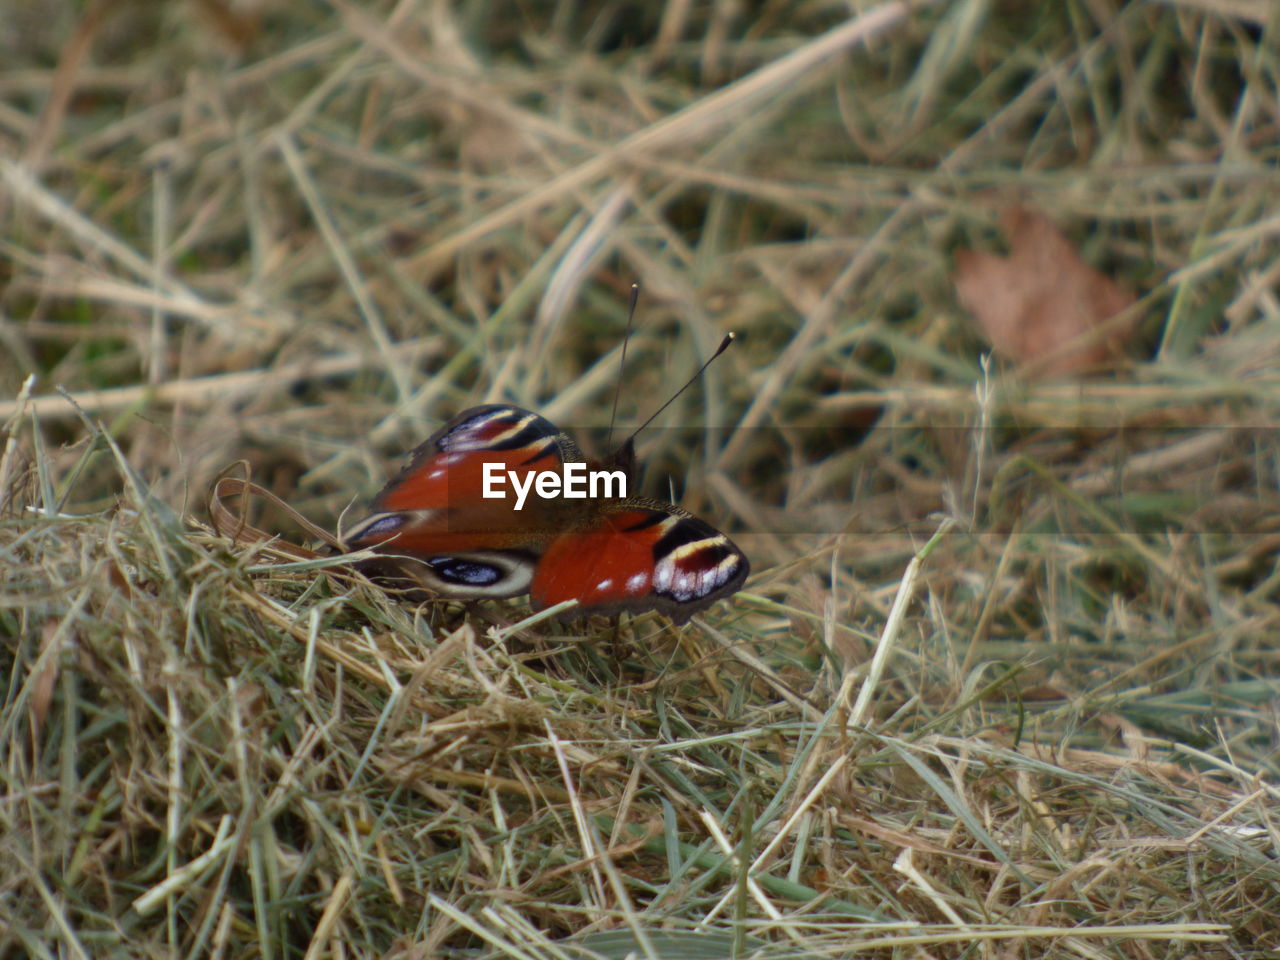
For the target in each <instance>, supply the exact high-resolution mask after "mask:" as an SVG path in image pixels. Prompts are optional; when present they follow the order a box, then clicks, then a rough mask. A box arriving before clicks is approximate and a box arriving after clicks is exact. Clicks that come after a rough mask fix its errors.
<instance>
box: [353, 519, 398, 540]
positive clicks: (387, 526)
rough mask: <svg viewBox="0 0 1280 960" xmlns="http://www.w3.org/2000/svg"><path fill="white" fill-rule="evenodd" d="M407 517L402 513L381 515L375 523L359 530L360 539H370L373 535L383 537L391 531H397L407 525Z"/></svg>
mask: <svg viewBox="0 0 1280 960" xmlns="http://www.w3.org/2000/svg"><path fill="white" fill-rule="evenodd" d="M406 519H407V518H406V517H405V515H404V514H402V513H389V514H387V515H386V516H385V517H380V518H378V519H377V520H375V521H374V522H373V523H371V524H369V525H368V526H366V527H364V528H362V529H361V530H360V532H359V536H360V539H362V540H368V539H371V538H373V537H381V536H384V535H386V534H389V533H395V532H396V531H397V530H399V529H400V528H401V527H403V526H404V525H405V520H406Z"/></svg>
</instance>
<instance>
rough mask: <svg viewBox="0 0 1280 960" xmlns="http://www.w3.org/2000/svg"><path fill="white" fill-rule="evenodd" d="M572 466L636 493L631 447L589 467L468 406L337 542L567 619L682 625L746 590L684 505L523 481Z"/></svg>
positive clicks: (559, 440)
mask: <svg viewBox="0 0 1280 960" xmlns="http://www.w3.org/2000/svg"><path fill="white" fill-rule="evenodd" d="M726 342H727V341H726ZM721 349H723V347H722V348H721ZM633 436H634V435H633ZM570 464H576V465H583V464H585V465H587V467H589V468H593V469H594V470H603V471H604V472H605V473H620V474H622V475H623V476H625V477H626V481H625V483H626V489H627V490H628V491H630V490H631V488H632V480H633V479H634V475H635V454H634V449H633V446H632V441H631V440H630V439H628V440H627V441H626V442H625V443H623V445H622V447H621V448H620V449H619V450H618V451H617V452H616V453H614V454H613V455H612V456H610V457H608V458H606V460H604V461H603V462H596V461H588V460H587V459H586V458H585V457H584V456H583V454H582V452H581V451H580V450H579V448H578V446H577V444H576V443H574V442H573V440H572V439H571V438H570V437H569V436H568V435H567V434H565V433H564V432H562V431H561V430H559V429H557V428H556V427H555V426H554V425H553V424H552V423H551V422H550V421H548V420H546V419H545V418H543V417H540V416H538V415H537V414H536V413H531V412H530V411H528V410H523V409H521V408H520V407H515V406H508V405H505V404H488V405H485V406H479V407H472V408H471V409H469V410H465V411H463V412H462V413H460V414H458V415H457V416H456V417H454V418H453V419H452V420H450V421H449V422H448V423H446V424H445V425H444V426H443V427H441V428H440V429H439V430H437V431H436V432H435V433H434V434H433V435H432V436H431V437H430V438H429V439H428V440H427V441H426V442H425V443H423V444H422V445H421V446H419V447H418V448H417V449H415V450H414V451H413V453H412V454H411V455H410V460H409V464H408V466H407V467H405V468H404V470H402V471H401V473H400V475H399V476H397V477H396V478H395V479H393V480H392V481H391V482H390V483H388V484H387V486H386V487H385V488H384V489H383V490H382V492H381V493H379V494H378V496H377V497H376V498H375V499H374V501H373V504H372V506H371V508H370V510H371V512H370V514H369V516H367V517H365V518H364V519H363V520H361V521H360V522H359V523H357V524H356V525H355V527H354V528H352V529H351V530H350V531H348V532H347V533H346V534H345V535H344V536H343V537H342V539H343V542H344V544H345V546H346V547H348V548H349V549H353V550H354V549H361V548H373V549H375V550H376V551H377V552H379V553H381V554H384V555H386V556H387V557H388V559H389V560H394V563H395V565H396V567H397V570H398V571H399V572H400V574H401V575H403V576H408V577H410V578H411V579H412V580H414V581H416V582H417V583H420V584H422V585H423V586H426V587H428V588H429V589H430V590H432V591H434V592H436V593H438V594H439V595H440V596H442V597H446V598H451V599H480V598H499V597H516V596H520V595H522V594H526V593H527V594H529V595H530V596H531V598H532V601H533V605H534V607H536V608H537V609H544V608H546V607H550V606H553V605H555V604H557V603H560V602H562V601H565V600H577V601H578V606H577V607H574V608H572V609H571V610H569V611H568V612H567V613H566V616H581V615H583V614H593V613H594V614H614V613H618V612H621V611H624V610H625V611H630V612H633V613H641V612H645V611H649V610H657V611H659V612H660V613H664V614H666V615H667V616H668V617H670V618H671V619H672V620H673V621H674V622H675V623H677V624H680V623H684V622H685V621H687V620H688V619H689V617H691V616H692V615H693V614H695V613H697V612H698V611H699V610H702V609H704V608H705V607H708V606H710V605H711V604H713V603H715V602H716V601H717V600H720V599H721V598H723V597H727V596H729V595H730V594H733V593H736V592H737V591H738V590H739V589H740V588H741V587H742V584H743V581H745V580H746V578H747V573H748V572H749V569H750V566H749V564H748V563H747V558H746V557H745V556H744V555H743V553H742V551H741V550H739V549H738V548H737V547H736V546H734V545H733V543H732V542H731V541H730V540H729V538H728V537H726V536H725V535H724V534H723V533H721V532H719V531H718V530H716V529H715V528H714V527H712V526H711V525H710V524H708V523H706V522H705V521H703V520H700V519H698V518H697V517H695V516H693V515H692V514H690V513H688V512H687V511H685V510H682V509H681V508H680V507H678V506H675V505H674V504H670V503H664V502H662V501H660V500H651V499H648V498H644V497H635V496H608V495H602V496H596V497H591V498H584V499H572V498H569V497H566V496H561V495H557V494H555V493H552V494H550V495H549V494H548V493H547V491H545V490H544V489H543V485H542V484H541V483H538V484H535V483H534V477H533V476H531V475H533V474H539V473H546V472H549V471H559V472H561V473H562V474H563V475H565V476H568V474H567V473H565V468H566V466H567V465H570ZM570 469H573V468H570ZM578 469H581V468H578ZM490 473H497V474H500V475H503V476H505V477H506V478H507V479H508V480H509V481H510V484H511V486H512V487H513V488H519V487H521V486H523V489H524V490H525V491H526V492H527V494H528V495H527V497H526V498H525V500H524V502H523V503H520V502H519V501H518V500H517V498H516V496H514V495H510V496H503V497H495V496H493V495H492V494H493V490H494V488H493V487H492V486H491V487H488V488H486V486H485V484H486V482H487V481H488V480H489V479H490V477H489V474H490ZM514 493H515V490H514V489H513V490H512V494H514ZM485 494H489V495H488V496H486V495H485ZM517 504H519V506H518V505H517Z"/></svg>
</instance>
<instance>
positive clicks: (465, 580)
mask: <svg viewBox="0 0 1280 960" xmlns="http://www.w3.org/2000/svg"><path fill="white" fill-rule="evenodd" d="M428 566H430V567H431V569H432V570H434V571H435V573H436V576H438V577H439V578H440V579H441V580H444V581H445V582H447V583H456V584H459V585H460V586H468V587H489V586H492V585H493V584H495V583H497V582H498V581H499V580H500V579H502V576H503V573H502V571H501V570H499V569H498V568H497V567H495V566H493V565H492V564H488V563H476V562H475V561H474V560H457V559H454V558H453V557H439V558H435V559H432V561H431V562H430V563H429V564H428Z"/></svg>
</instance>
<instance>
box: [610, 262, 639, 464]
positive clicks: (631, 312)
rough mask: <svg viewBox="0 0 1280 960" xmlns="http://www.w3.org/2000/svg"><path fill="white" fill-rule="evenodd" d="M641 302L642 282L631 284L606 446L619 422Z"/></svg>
mask: <svg viewBox="0 0 1280 960" xmlns="http://www.w3.org/2000/svg"><path fill="white" fill-rule="evenodd" d="M639 302H640V284H639V283H633V284H632V285H631V306H630V307H628V308H627V329H626V330H625V331H624V332H623V334H622V357H621V358H620V359H619V360H618V385H617V387H615V388H614V391H613V411H612V412H611V413H610V414H609V437H608V439H607V440H606V441H605V446H606V447H608V446H611V445H612V444H613V425H614V424H615V423H617V422H618V398H619V397H621V396H622V378H623V376H624V375H625V374H626V372H627V344H629V343H630V342H631V328H632V327H633V326H634V325H635V320H636V304H637V303H639Z"/></svg>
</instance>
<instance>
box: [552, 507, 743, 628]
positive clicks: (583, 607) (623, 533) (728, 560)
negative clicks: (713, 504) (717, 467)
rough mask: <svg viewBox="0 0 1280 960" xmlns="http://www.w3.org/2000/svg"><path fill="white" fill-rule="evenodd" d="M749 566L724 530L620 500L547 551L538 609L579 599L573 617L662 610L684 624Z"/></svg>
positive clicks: (673, 511) (737, 583)
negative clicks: (590, 614)
mask: <svg viewBox="0 0 1280 960" xmlns="http://www.w3.org/2000/svg"><path fill="white" fill-rule="evenodd" d="M749 570H750V565H749V564H748V563H747V558H746V557H745V556H743V554H742V551H740V550H739V549H738V548H737V547H735V546H734V545H733V543H732V542H731V541H730V540H729V538H728V537H726V536H725V535H724V534H723V533H720V532H719V531H718V530H716V529H714V528H713V527H711V526H710V525H709V524H707V523H704V522H703V521H702V520H699V519H698V518H697V517H694V516H691V515H689V514H687V513H685V512H684V511H683V510H681V509H680V508H678V507H674V506H670V505H668V504H662V503H653V504H652V505H650V504H648V503H645V504H643V505H634V504H631V503H626V502H622V503H618V504H614V505H610V506H608V507H606V508H604V510H602V511H601V512H600V513H599V514H598V516H597V517H596V518H595V519H594V521H593V522H592V523H591V524H589V525H588V526H586V527H585V528H583V529H579V530H575V531H573V532H570V533H565V534H562V535H561V536H559V537H557V538H556V539H554V540H553V541H552V542H551V543H550V544H549V545H548V546H547V548H546V550H545V551H544V552H543V554H542V558H541V559H540V560H539V561H538V566H537V569H536V570H535V572H534V576H533V583H532V585H531V587H530V594H531V595H532V598H533V603H534V606H535V607H538V608H539V609H541V608H545V607H549V606H553V605H555V604H557V603H560V602H562V601H564V600H577V601H578V607H577V608H575V609H574V610H572V611H570V612H569V614H568V615H569V616H573V615H576V614H582V613H604V614H611V613H617V612H619V611H622V610H630V611H633V612H637V613H639V612H643V611H647V610H658V611H660V612H662V613H665V614H666V615H667V616H669V617H670V618H671V619H672V620H674V621H675V622H676V623H683V622H684V621H686V620H688V619H689V617H690V616H692V615H693V614H695V613H697V612H698V611H699V610H702V609H703V608H705V607H707V606H710V605H711V604H713V603H715V602H716V601H717V600H719V599H720V598H722V597H726V596H729V595H730V594H732V593H735V592H737V591H738V590H739V589H740V588H741V587H742V583H743V581H744V580H746V578H747V573H748V572H749Z"/></svg>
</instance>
